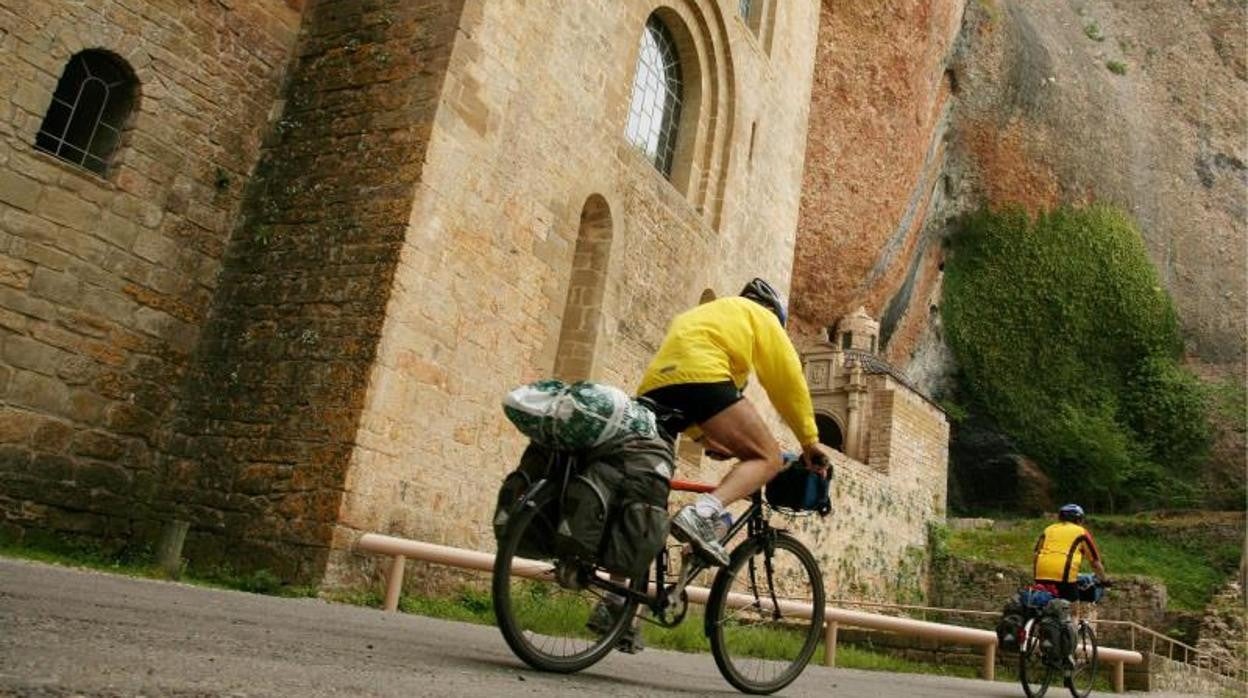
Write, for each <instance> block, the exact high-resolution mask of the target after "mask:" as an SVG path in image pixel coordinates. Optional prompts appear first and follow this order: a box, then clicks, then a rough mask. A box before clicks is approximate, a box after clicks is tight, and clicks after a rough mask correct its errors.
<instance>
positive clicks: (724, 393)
mask: <svg viewBox="0 0 1248 698" xmlns="http://www.w3.org/2000/svg"><path fill="white" fill-rule="evenodd" d="M642 397H646V398H649V399H651V400H653V401H655V402H656V403H658V404H659V405H661V406H663V407H666V408H668V409H673V410H679V411H680V413H681V414H682V415H684V419H683V420H681V421H680V422H678V423H676V424H674V425H672V426H671V428H672V430H673V431H674V432H677V433H679V432H682V431H684V430H686V429H688V428H689V427H691V426H693V425H694V424H701V423H702V422H705V421H706V420H708V419H710V418H711V417H714V416H715V415H717V414H719V413H720V412H723V411H724V410H726V409H728V408H729V407H731V406H732V405H733V404H735V403H736V402H737V400H740V399H741V398H742V397H743V396H742V395H741V391H740V390H738V389H737V386H736V385H735V384H733V382H732V381H720V382H719V383H677V384H676V385H665V386H663V387H662V388H655V389H654V390H651V391H650V392H648V393H646V394H645V395H643V396H642Z"/></svg>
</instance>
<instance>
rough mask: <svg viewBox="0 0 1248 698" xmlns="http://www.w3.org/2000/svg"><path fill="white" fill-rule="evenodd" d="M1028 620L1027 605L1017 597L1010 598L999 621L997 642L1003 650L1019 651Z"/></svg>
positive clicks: (1002, 610)
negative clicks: (1024, 627)
mask: <svg viewBox="0 0 1248 698" xmlns="http://www.w3.org/2000/svg"><path fill="white" fill-rule="evenodd" d="M1026 622H1027V607H1026V606H1024V605H1023V604H1021V603H1020V602H1019V601H1018V599H1017V598H1013V599H1010V602H1009V603H1007V604H1005V608H1003V609H1001V620H999V621H997V644H998V645H999V646H1000V647H1001V649H1003V650H1007V651H1010V652H1016V651H1018V648H1019V646H1020V645H1021V644H1022V643H1023V642H1024V640H1025V638H1024V637H1023V626H1024V624H1025V623H1026Z"/></svg>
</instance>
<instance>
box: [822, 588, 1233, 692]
mask: <svg viewBox="0 0 1248 698" xmlns="http://www.w3.org/2000/svg"><path fill="white" fill-rule="evenodd" d="M828 603H830V604H834V605H838V606H856V607H861V608H877V609H882V610H894V611H902V612H905V613H908V614H912V615H913V614H918V615H919V617H920V619H921V620H927V619H928V616H929V615H944V616H978V617H982V618H991V619H994V620H995V619H996V618H998V617H1000V615H1001V614H1000V613H998V612H995V611H980V610H974V609H965V608H941V607H937V606H920V605H908V604H898V603H888V602H878V601H860V600H857V599H831V600H829V602H828ZM1088 620H1089V622H1090V623H1093V624H1094V625H1096V626H1101V625H1105V626H1111V627H1118V628H1123V629H1125V632H1124V633H1123V636H1124V637H1126V638H1127V639H1128V643H1129V645H1128V649H1130V650H1132V651H1135V652H1146V653H1147V654H1151V655H1155V656H1158V657H1166V658H1167V659H1170V660H1172V661H1176V662H1181V663H1183V664H1188V665H1191V666H1193V667H1196V668H1198V669H1205V670H1207V671H1212V672H1214V673H1216V674H1220V675H1222V676H1226V677H1229V678H1233V679H1236V680H1238V681H1245V680H1248V667H1246V666H1244V663H1243V661H1240V660H1236V659H1234V658H1229V659H1228V658H1224V657H1218V656H1215V655H1213V654H1211V653H1209V652H1207V651H1201V650H1200V649H1198V648H1196V647H1193V646H1191V645H1189V644H1187V643H1185V642H1183V641H1181V640H1177V639H1175V638H1172V637H1170V636H1168V635H1165V634H1164V633H1160V632H1158V631H1156V630H1153V629H1152V628H1149V627H1148V626H1145V625H1140V624H1139V623H1136V622H1135V621H1130V620H1111V619H1106V618H1095V619H1091V618H1090V619H1088ZM1227 644H1246V643H1245V642H1244V641H1236V640H1228V641H1227Z"/></svg>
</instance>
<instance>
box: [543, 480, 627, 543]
mask: <svg viewBox="0 0 1248 698" xmlns="http://www.w3.org/2000/svg"><path fill="white" fill-rule="evenodd" d="M623 479H624V473H623V472H621V471H620V470H619V469H618V468H616V467H615V466H613V465H611V464H608V463H604V462H602V461H596V460H589V461H587V462H585V463H584V465H583V466H581V467H579V468H578V472H577V473H576V474H575V475H573V476H572V478H571V479H570V480H569V481H568V487H567V489H566V490H564V494H563V507H562V509H561V511H560V516H559V528H558V529H556V531H555V552H557V553H558V554H559V555H560V556H561V557H576V558H580V559H582V560H586V561H590V562H593V561H596V560H597V559H598V554H599V552H600V551H601V548H602V534H603V533H604V532H605V531H606V530H607V523H608V520H609V518H610V516H611V510H612V504H614V503H615V500H616V494H617V490H618V489H619V486H620V481H621V480H623Z"/></svg>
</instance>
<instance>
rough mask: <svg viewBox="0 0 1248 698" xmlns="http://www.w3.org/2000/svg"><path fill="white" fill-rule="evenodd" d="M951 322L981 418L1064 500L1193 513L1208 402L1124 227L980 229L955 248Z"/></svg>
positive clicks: (1050, 222)
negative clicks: (1035, 465) (1184, 364)
mask: <svg viewBox="0 0 1248 698" xmlns="http://www.w3.org/2000/svg"><path fill="white" fill-rule="evenodd" d="M944 316H945V319H946V323H947V330H948V337H949V343H950V345H951V347H952V349H953V351H954V353H955V356H956V357H957V361H958V365H959V368H960V386H959V387H960V390H961V392H962V393H963V399H966V400H968V403H969V404H968V407H969V408H970V409H971V410H973V411H982V413H984V414H987V415H990V416H991V417H992V418H993V420H994V421H996V422H997V423H998V424H1000V425H1001V427H1002V428H1004V429H1005V430H1006V431H1007V432H1008V433H1009V434H1010V436H1012V437H1013V438H1014V439H1015V440H1016V441H1017V442H1018V443H1019V445H1020V446H1021V447H1022V449H1023V450H1024V451H1025V452H1026V453H1027V454H1028V455H1030V456H1032V457H1033V458H1035V459H1036V460H1037V462H1039V463H1040V464H1041V466H1042V467H1043V468H1044V469H1045V470H1046V472H1047V473H1048V474H1049V475H1050V476H1052V477H1053V478H1054V479H1055V480H1056V482H1057V483H1058V486H1059V487H1060V488H1062V491H1061V492H1059V494H1061V495H1062V496H1066V497H1079V498H1082V499H1084V500H1086V501H1088V502H1089V503H1096V504H1102V505H1109V506H1113V507H1116V508H1121V507H1135V506H1143V505H1148V506H1156V505H1166V506H1184V505H1189V504H1190V503H1191V499H1192V497H1193V495H1194V493H1193V491H1192V488H1191V486H1188V485H1185V484H1184V483H1187V482H1190V481H1191V479H1190V477H1189V476H1190V475H1191V474H1192V472H1193V471H1194V470H1195V469H1196V467H1197V466H1198V465H1199V464H1200V463H1201V462H1202V459H1204V457H1205V454H1206V452H1207V449H1208V443H1209V426H1208V417H1207V409H1208V408H1207V400H1206V397H1205V395H1204V392H1203V391H1202V389H1201V386H1200V384H1199V383H1198V381H1197V380H1196V379H1195V377H1194V376H1192V375H1191V374H1190V373H1188V372H1187V371H1186V370H1184V369H1183V368H1181V367H1180V366H1179V365H1178V359H1179V356H1180V352H1181V348H1182V340H1181V336H1180V334H1179V328H1178V322H1177V320H1176V316H1175V312H1174V308H1173V305H1172V304H1171V302H1170V298H1169V296H1168V295H1167V294H1166V293H1165V291H1164V290H1163V289H1162V287H1161V285H1160V282H1159V281H1158V279H1157V274H1156V272H1155V270H1154V269H1153V267H1152V264H1151V262H1150V261H1149V259H1148V256H1147V254H1146V252H1145V249H1144V245H1143V241H1142V239H1141V237H1140V234H1139V232H1138V231H1137V230H1136V228H1135V226H1134V224H1133V223H1132V221H1131V220H1130V219H1129V218H1128V217H1127V216H1126V215H1125V214H1123V213H1122V212H1120V211H1118V210H1116V209H1113V208H1111V207H1108V206H1102V205H1095V206H1090V207H1086V208H1060V209H1057V210H1055V211H1052V212H1050V213H1047V214H1043V215H1041V216H1039V217H1037V218H1034V219H1033V218H1031V217H1030V216H1028V214H1027V213H1025V212H1023V211H1022V210H1006V211H1000V212H992V211H981V212H979V213H977V214H975V215H972V216H970V217H969V218H968V219H967V220H966V221H965V223H964V225H963V226H962V227H961V229H960V230H959V231H958V232H957V234H955V235H954V237H953V239H952V254H951V256H950V259H949V262H948V264H947V265H946V278H945V308H944Z"/></svg>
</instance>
